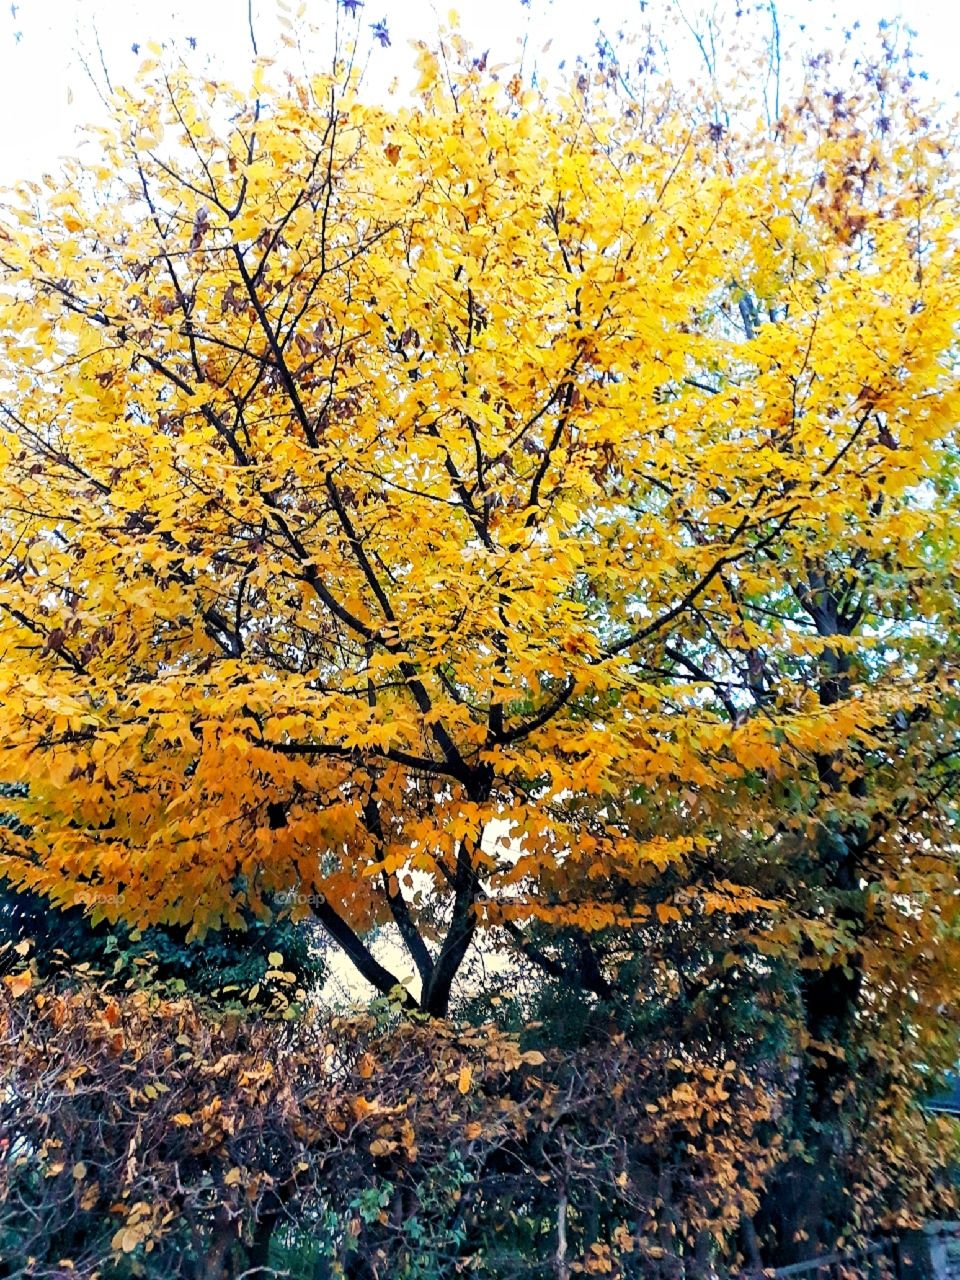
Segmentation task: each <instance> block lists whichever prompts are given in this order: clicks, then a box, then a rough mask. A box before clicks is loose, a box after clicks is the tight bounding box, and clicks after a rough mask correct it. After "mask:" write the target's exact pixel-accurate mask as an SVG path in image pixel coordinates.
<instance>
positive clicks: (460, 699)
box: [0, 39, 960, 1014]
mask: <svg viewBox="0 0 960 1280" xmlns="http://www.w3.org/2000/svg"><path fill="white" fill-rule="evenodd" d="M444 55H445V57H444V61H443V68H442V70H441V65H440V63H439V62H438V59H437V57H436V56H435V55H434V54H433V53H431V52H430V51H428V50H427V49H426V48H424V49H422V50H421V51H420V54H419V58H418V69H419V82H418V83H417V86H416V90H415V96H414V98H413V99H412V100H411V102H410V103H409V104H408V105H396V106H384V105H382V104H378V103H377V102H375V101H371V100H369V99H367V98H365V97H364V95H363V93H362V92H361V89H360V87H359V86H358V84H357V83H356V81H355V80H354V79H352V78H351V76H350V75H349V74H348V73H346V72H341V71H340V70H337V71H335V72H334V73H333V74H331V75H317V76H315V77H313V78H309V77H304V76H302V75H301V76H292V75H287V74H285V73H284V71H283V69H282V68H280V67H277V66H274V65H272V64H271V63H269V62H268V61H266V60H262V59H261V60H260V61H259V62H258V63H257V64H256V68H255V72H254V75H253V81H252V84H251V85H250V86H249V87H247V86H244V87H242V88H232V87H229V86H227V85H225V84H223V83H215V82H213V81H210V80H204V79H202V78H196V77H194V76H192V75H191V74H190V73H188V71H187V70H186V69H185V68H184V67H182V66H177V65H166V64H160V63H159V62H158V61H157V60H152V61H150V62H148V63H147V64H146V65H145V66H144V67H143V69H142V72H141V74H140V77H139V79H138V81H137V83H136V85H135V87H133V88H132V89H130V90H128V91H125V92H122V93H119V94H118V95H117V97H116V103H115V113H114V116H113V121H112V124H110V125H109V126H107V127H105V128H101V129H97V130H95V131H94V132H93V143H94V145H93V152H94V154H95V160H94V161H93V162H91V161H90V160H89V158H88V160H87V162H86V164H85V166H84V167H81V166H80V165H79V164H77V163H67V164H66V165H65V167H64V168H63V170H62V171H61V172H60V173H59V174H58V175H57V176H56V177H54V178H51V179H49V180H48V181H47V182H46V183H45V184H31V183H23V184H21V185H20V186H19V187H17V188H16V190H15V191H14V192H13V193H11V194H10V195H8V197H7V199H6V202H5V205H4V209H3V216H2V226H0V275H2V280H0V371H2V372H0V464H2V474H0V547H2V562H3V571H2V579H0V780H2V781H4V782H9V783H17V784H26V788H27V789H26V793H25V794H24V795H23V796H22V798H20V799H19V800H17V801H16V803H15V804H14V803H11V806H10V807H11V808H15V810H16V812H17V816H18V817H19V818H20V819H21V821H22V823H24V824H25V827H26V834H23V829H22V828H17V829H16V830H17V831H20V834H16V833H15V829H14V828H10V829H7V830H4V831H3V832H2V840H3V845H2V856H0V871H2V873H3V874H4V875H6V876H8V877H9V878H10V879H12V880H13V882H15V883H16V884H19V885H23V886H29V887H30V888H32V889H35V890H39V891H41V892H43V893H45V894H47V895H49V897H50V899H51V900H52V901H53V902H54V903H59V904H66V903H76V902H80V903H88V904H89V905H90V906H91V908H92V909H93V910H94V912H95V913H96V914H106V915H108V916H112V915H120V916H124V917H125V918H127V919H130V920H132V921H136V922H138V923H143V924H145V923H150V922H167V923H181V924H182V923H187V922H189V923H190V924H191V925H192V926H193V927H194V929H195V930H197V931H202V930H204V929H206V928H209V927H211V926H217V925H218V924H221V923H227V924H237V923H239V921H240V919H241V915H240V912H241V908H242V907H252V908H253V909H254V910H255V911H257V912H264V913H265V912H268V911H269V910H270V909H271V904H272V903H273V902H274V901H275V899H276V896H277V895H278V894H281V893H283V892H284V891H290V890H295V891H296V892H297V893H298V894H299V895H301V896H302V901H303V902H304V903H306V902H307V901H309V903H310V910H312V912H313V913H314V914H315V915H316V917H317V918H318V919H319V921H320V922H321V923H322V924H323V925H324V926H325V928H326V930H327V931H328V932H329V934H330V935H331V936H332V938H333V939H334V940H335V941H336V942H337V943H338V944H339V945H340V946H341V947H342V948H343V950H344V951H345V952H346V954H347V955H348V956H349V957H350V959H351V960H352V961H353V962H354V964H355V965H356V966H357V967H358V969H359V970H360V971H361V973H362V974H363V975H364V976H365V977H366V978H368V979H369V980H370V981H371V982H372V983H373V984H374V986H375V987H376V988H378V989H379V990H381V991H388V990H390V989H391V988H392V987H393V986H394V985H395V983H396V974H394V973H392V972H390V971H388V969H387V968H386V967H384V965H383V964H382V963H380V962H379V961H378V960H377V959H376V958H375V957H374V955H373V954H372V952H371V950H370V948H369V947H368V945H367V944H366V942H365V941H364V935H365V933H366V932H367V931H368V930H369V929H370V928H371V927H372V926H373V925H375V924H378V923H383V922H387V921H392V922H393V924H394V925H395V926H396V929H397V930H398V932H399V936H400V937H401V939H402V941H403V943H404V944H405V946H406V947H407V949H408V951H409V954H410V957H411V960H412V963H413V964H415V965H416V968H417V970H418V971H419V975H420V979H421V983H420V987H421V994H420V996H419V997H418V999H419V1003H420V1004H421V1006H422V1007H423V1008H424V1009H426V1010H427V1011H429V1012H431V1013H434V1014H443V1013H444V1012H445V1011H446V1009H447V1007H448V1002H449V998H450V993H451V988H452V984H453V982H454V979H455V977H456V974H457V972H458V970H459V968H460V966H461V965H462V963H463V961H464V958H465V956H466V955H467V953H468V950H469V948H470V946H471V944H472V942H473V940H474V937H475V935H476V932H477V930H478V929H491V930H494V931H495V936H496V938H498V939H500V940H501V942H502V945H504V946H510V947H514V948H516V949H518V950H519V951H521V952H526V953H527V955H528V956H530V957H532V958H533V959H534V960H537V961H539V962H542V963H543V964H544V966H545V967H546V968H547V969H548V971H552V972H555V973H556V972H559V971H561V970H562V965H563V961H562V959H560V958H558V956H557V955H553V954H549V953H547V952H545V951H544V948H543V946H542V945H541V943H540V942H539V941H537V939H542V937H543V936H544V935H545V934H546V935H549V930H550V929H552V928H563V929H566V930H572V931H574V933H575V935H576V937H577V938H578V939H579V944H578V945H579V946H580V959H579V962H578V965H577V967H576V970H575V972H572V974H571V978H572V980H574V981H576V982H579V983H581V984H582V985H585V986H587V987H589V988H591V989H592V990H594V991H596V992H599V993H603V992H606V991H609V989H610V985H611V983H612V982H614V981H615V979H616V973H615V964H614V963H613V962H609V963H608V962H607V961H606V960H605V957H604V955H602V954H599V953H598V952H597V951H596V950H595V949H593V948H592V947H591V937H593V936H595V935H596V934H597V933H598V931H602V930H609V929H611V928H614V927H616V928H619V929H621V930H623V931H626V932H629V931H630V930H631V929H633V928H638V927H640V926H642V925H643V924H644V923H645V922H647V921H650V922H652V923H653V924H656V925H658V926H659V925H663V926H669V925H670V924H671V922H674V921H677V920H679V919H681V918H682V917H683V916H684V915H685V914H686V913H689V912H692V911H701V912H703V911H705V912H708V913H713V912H722V913H728V914H729V915H730V916H731V917H732V918H740V916H742V914H743V913H745V912H746V913H750V912H756V911H757V909H759V908H761V907H763V905H764V904H765V903H768V904H769V910H770V911H771V912H775V911H776V909H777V906H778V902H781V901H782V900H781V899H774V898H772V897H770V896H769V894H768V893H767V890H768V889H769V888H771V887H772V888H776V889H777V891H778V892H781V891H782V892H783V893H784V894H785V895H786V897H787V899H788V900H789V902H790V906H791V910H794V909H795V911H796V913H797V914H799V915H800V916H805V918H807V920H808V921H810V920H814V919H815V917H816V915H817V911H816V909H815V908H810V907H809V904H807V903H805V902H804V901H802V900H801V899H802V894H803V889H804V885H805V884H806V882H805V881H803V879H802V877H798V878H797V879H796V880H793V879H792V878H791V876H790V875H789V874H787V875H784V876H782V877H781V881H779V882H777V883H776V884H774V881H776V876H775V875H766V877H765V880H764V883H763V885H761V883H760V879H761V877H757V878H755V881H754V882H751V880H750V879H749V878H748V876H746V875H745V876H744V877H743V878H742V879H741V880H737V879H736V878H734V877H733V876H732V875H731V876H727V875H712V876H710V877H707V878H704V877H701V876H698V873H697V868H698V867H703V866H709V865H711V863H710V860H711V858H714V859H715V860H716V859H722V857H727V860H728V862H729V861H730V859H729V856H728V855H729V851H730V850H731V849H732V848H733V849H741V848H743V847H745V845H746V844H747V843H749V842H756V841H759V843H760V848H761V849H763V850H765V852H764V853H763V854H762V857H761V859H760V861H761V862H762V864H763V866H764V867H765V868H767V869H768V870H769V869H770V868H773V869H774V870H776V869H777V868H779V869H781V870H783V869H785V868H789V867H790V866H791V865H793V864H792V863H791V861H790V859H791V857H792V853H791V851H793V850H796V848H797V847H799V846H803V845H804V842H808V844H810V842H812V843H813V844H816V841H817V840H819V839H820V838H821V836H822V835H823V833H824V832H834V833H837V832H839V833H840V836H838V838H841V836H843V837H844V838H845V835H844V833H849V832H850V831H852V830H853V831H856V832H858V833H859V836H858V838H861V837H862V840H861V843H863V844H864V847H865V848H867V849H869V850H870V851H871V857H873V858H874V859H875V860H876V859H878V858H880V857H881V855H884V856H885V855H886V853H889V854H890V859H891V860H890V863H889V866H890V867H893V870H892V871H890V873H889V875H886V871H884V872H883V875H885V876H886V879H884V880H883V883H884V885H885V886H886V889H885V892H886V891H889V894H888V898H887V899H886V901H887V903H888V904H889V903H893V902H894V900H895V895H896V892H897V891H898V884H899V891H900V892H901V893H902V894H909V893H910V892H912V891H913V888H914V885H913V882H912V881H910V883H909V884H908V883H907V880H908V879H909V877H910V876H913V875H919V874H920V873H921V872H922V873H923V874H924V875H926V876H927V878H926V879H925V880H924V881H923V883H922V885H921V886H920V890H919V891H922V892H929V891H931V890H932V887H933V886H932V881H931V880H930V876H929V875H928V874H927V872H928V869H927V868H924V867H920V868H919V870H918V866H917V862H916V858H914V861H913V862H910V859H909V846H910V845H911V841H912V842H913V848H914V853H916V851H917V850H918V849H919V850H929V848H930V840H931V832H932V831H941V832H942V831H943V830H944V829H945V826H944V824H946V825H947V826H948V825H949V822H948V818H947V817H945V816H944V815H945V810H944V808H943V804H942V803H939V807H938V802H939V801H940V797H942V796H944V795H946V794H947V793H948V792H949V789H950V787H951V786H952V780H953V779H952V773H951V772H950V770H949V758H950V752H951V750H952V736H951V735H952V732H953V728H952V726H953V724H954V721H955V714H956V712H955V691H954V689H955V673H956V668H955V654H954V641H953V639H952V637H951V628H952V626H953V623H954V619H955V612H956V609H955V606H956V583H955V579H954V577H953V575H952V568H951V560H952V558H953V555H954V547H955V539H956V532H955V519H954V511H955V480H956V475H955V473H956V452H955V438H954V436H955V423H956V421H957V418H958V411H960V384H958V377H957V372H956V339H955V332H956V323H957V319H958V315H960V293H958V275H957V260H956V259H957V252H956V246H957V226H958V216H957V208H958V205H957V191H956V181H955V174H954V172H953V169H952V167H951V165H950V163H949V161H948V159H947V153H948V149H949V146H950V141H951V139H950V135H949V132H948V130H947V129H946V128H945V127H941V126H938V125H935V124H934V123H931V122H930V121H929V120H928V119H926V118H924V117H923V116H922V114H921V113H920V112H919V110H918V109H917V108H916V107H915V105H914V104H913V102H912V100H911V98H910V95H909V93H907V92H904V91H902V90H901V89H900V88H899V87H898V84H897V83H896V78H895V75H894V74H893V73H890V72H888V73H880V72H878V74H877V75H876V77H873V78H871V77H870V76H864V77H862V78H861V80H860V81H859V82H858V84H857V86H856V87H855V88H854V89H853V90H851V91H850V93H849V94H848V96H846V97H843V96H842V95H839V94H835V93H831V92H828V86H827V85H826V84H825V83H819V82H816V81H812V82H811V83H810V84H809V85H808V86H807V87H806V88H805V89H804V91H803V92H802V93H800V94H799V95H798V97H797V100H796V102H795V104H794V105H793V106H792V107H790V108H785V109H784V110H783V111H782V112H781V114H780V116H779V118H778V119H776V120H774V121H773V122H772V123H771V125H770V126H769V127H767V126H766V125H764V124H754V123H753V117H752V116H751V115H750V113H749V112H744V111H740V112H738V113H737V114H736V115H735V116H734V117H733V118H727V119H721V118H720V117H719V116H718V115H717V114H716V112H715V104H714V103H713V101H712V99H711V98H710V96H709V94H708V93H706V92H705V93H704V95H703V96H699V95H698V94H697V93H696V92H695V91H690V93H689V94H687V95H686V96H685V95H683V94H680V93H678V92H676V91H675V90H673V89H671V88H670V87H669V86H667V85H659V86H658V85H656V84H654V85H652V86H651V89H650V94H649V96H648V97H645V98H644V100H643V101H642V103H641V102H640V101H639V100H635V99H632V98H631V97H630V96H629V94H626V93H624V92H619V91H617V89H616V87H615V84H614V83H612V80H611V77H609V76H605V75H598V76H596V77H592V76H590V75H587V74H585V73H584V74H582V75H581V76H580V78H579V80H577V81H576V82H575V83H572V84H571V85H570V86H569V88H568V89H567V90H565V91H563V92H557V93H554V94H548V93H547V92H546V91H541V90H535V89H533V88H531V87H530V86H528V85H526V84H525V83H523V82H522V81H521V79H520V77H519V76H514V77H513V78H512V79H509V80H507V79H506V77H504V76H503V75H502V74H498V73H497V72H495V71H492V70H488V69H486V68H485V66H484V65H483V64H482V62H479V63H478V62H473V61H472V60H471V58H470V55H469V53H468V52H467V51H466V50H465V49H464V48H463V47H462V45H460V43H459V42H458V41H457V40H456V39H452V40H449V41H448V42H447V44H446V47H445V50H444ZM614 79H615V78H614ZM868 772H869V773H870V776H871V779H872V781H871V782H870V785H869V786H868V785H866V783H865V782H864V778H865V776H866V774H867V773H868ZM941 784H942V785H941ZM910 787H913V788H914V791H913V792H911V791H910ZM938 788H940V790H939V791H938ZM904 849H907V850H908V853H907V855H904ZM904 856H906V861H904ZM898 859H899V861H898ZM713 865H720V864H719V862H716V861H715V862H714V864H713ZM852 865H853V864H850V865H849V866H847V871H846V872H845V874H847V873H849V874H853V875H854V879H855V880H856V873H855V872H853V871H851V869H850V868H851V866H852ZM878 865H879V864H878ZM898 868H899V869H898ZM665 869H672V870H675V871H677V874H678V875H680V876H681V878H684V876H685V879H686V881H687V882H688V883H686V884H685V888H684V891H683V892H682V893H676V894H674V895H672V896H671V897H670V898H669V900H667V899H666V898H663V900H660V901H657V902H656V903H655V904H653V903H651V902H650V901H649V897H650V894H649V886H650V885H651V883H654V882H655V881H656V880H657V878H658V877H659V876H660V874H661V873H662V872H663V871H664V870H665ZM684 869H686V870H687V871H688V872H689V874H686V872H684ZM888 870H889V867H888ZM930 874H932V872H931V873H930ZM937 874H939V871H938V872H937ZM904 877H905V878H906V879H904ZM900 880H902V881H903V882H902V883H900ZM783 881H785V883H783ZM791 893H795V896H794V897H793V898H792V899H791V898H790V895H791ZM950 910H951V911H952V912H955V910H956V908H955V907H951V908H950ZM771 918H773V917H771ZM951 918H952V917H951ZM792 920H793V917H788V918H787V921H786V923H785V924H784V923H783V922H780V923H777V922H776V920H775V922H774V923H773V924H772V925H771V927H770V931H769V933H768V935H767V942H766V945H767V948H768V950H769V951H770V952H771V953H772V952H773V951H774V950H775V949H776V948H777V947H778V946H784V947H785V946H787V942H786V941H784V939H785V938H786V939H788V940H790V946H794V944H795V943H796V940H797V938H800V937H802V939H803V945H804V946H807V945H808V944H809V943H810V939H811V938H813V937H814V933H813V928H814V926H813V925H810V927H809V928H806V926H804V927H799V926H797V925H796V924H795V921H794V922H793V923H791V921H792ZM823 927H824V928H825V929H826V928H827V925H826V924H825V925H824V926H823ZM829 927H830V930H832V932H831V933H830V938H829V940H828V941H829V944H830V948H832V950H830V954H833V953H834V952H836V951H837V948H838V947H840V950H841V951H842V946H841V944H840V943H838V942H837V939H838V937H840V935H841V934H842V933H843V926H842V924H837V923H836V921H833V922H832V923H831V924H830V926H829ZM804 928H806V932H804ZM791 929H792V930H793V932H792V933H791V932H790V930H791ZM778 931H779V932H778ZM858 945H859V944H851V946H850V948H849V949H848V954H849V953H852V951H853V950H854V949H855V948H856V946H858ZM828 950H829V948H827V946H826V945H825V946H824V947H822V948H818V947H817V946H814V952H816V953H817V954H826V953H827V951H828ZM828 971H829V973H830V975H831V980H833V979H834V978H835V977H836V966H834V967H833V968H829V970H828ZM840 972H841V977H842V976H843V971H842V968H841V971H840ZM411 999H412V997H411Z"/></svg>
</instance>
